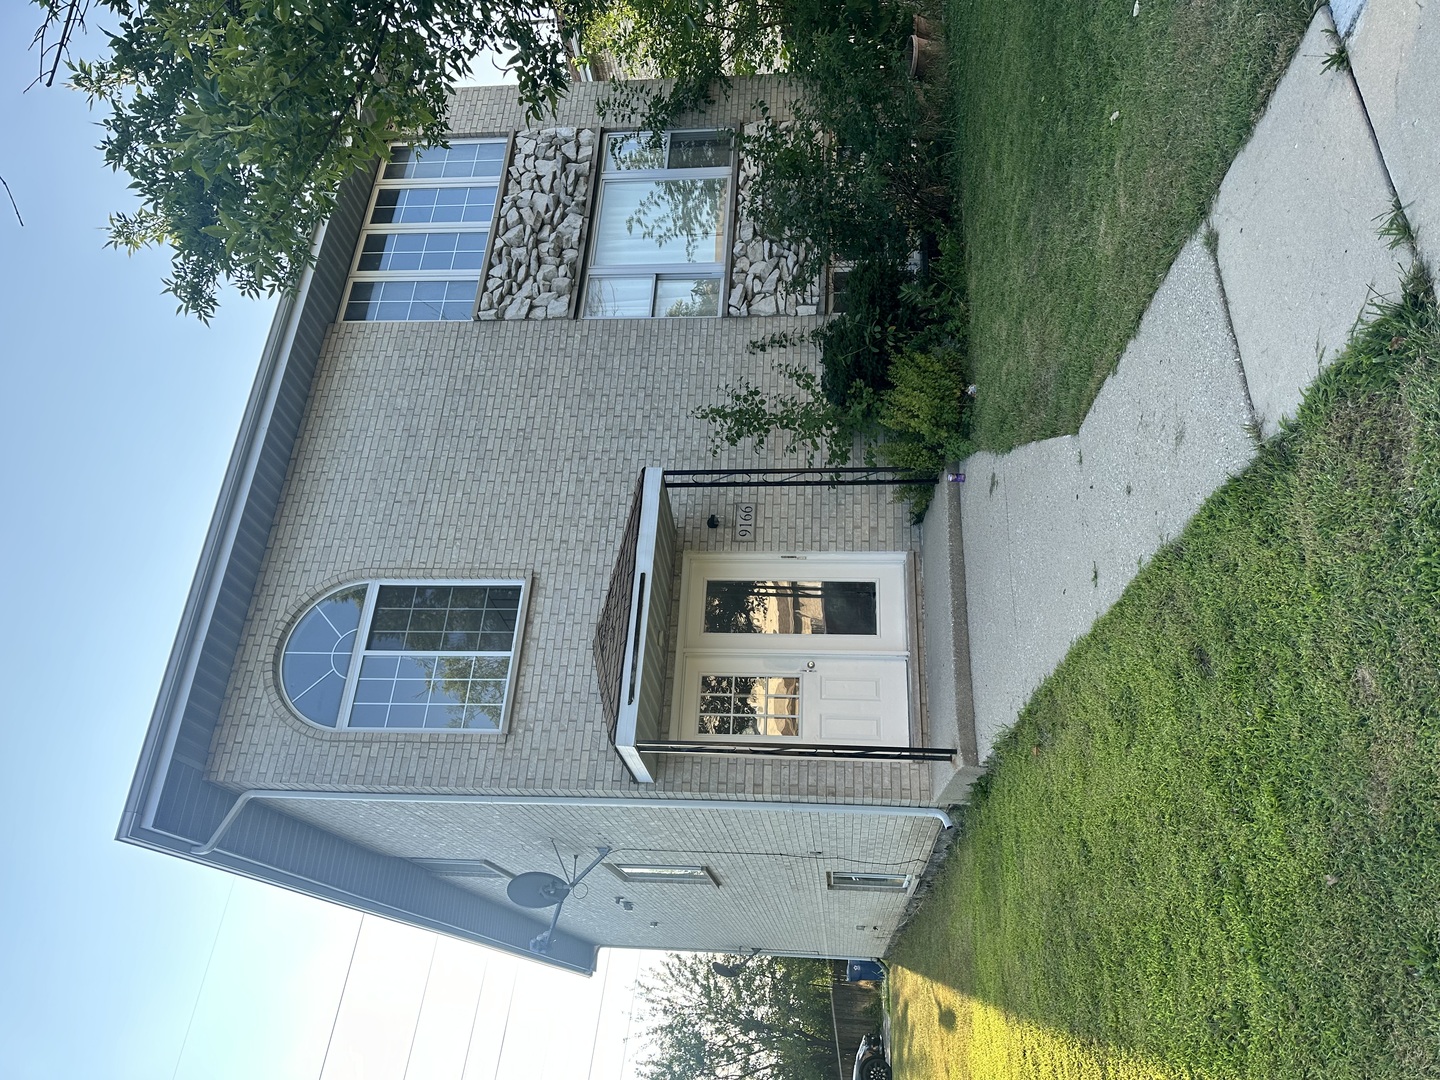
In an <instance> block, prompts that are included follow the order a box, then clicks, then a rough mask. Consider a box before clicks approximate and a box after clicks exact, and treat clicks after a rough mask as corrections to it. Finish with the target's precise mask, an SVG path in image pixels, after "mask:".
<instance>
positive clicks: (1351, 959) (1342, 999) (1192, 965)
mask: <svg viewBox="0 0 1440 1080" xmlns="http://www.w3.org/2000/svg"><path fill="white" fill-rule="evenodd" d="M961 827H962V830H963V833H962V836H961V838H960V839H959V840H958V841H957V843H956V846H955V848H954V849H953V851H952V853H951V857H950V859H949V860H948V862H947V865H946V867H945V869H944V871H943V872H942V875H941V878H940V880H939V882H938V883H937V888H936V891H935V892H934V893H933V894H932V895H931V896H930V898H929V899H928V900H927V901H926V903H925V905H924V907H923V908H922V909H921V911H920V913H919V915H918V916H917V918H916V920H915V921H914V922H913V923H912V924H911V925H910V926H909V927H908V928H907V930H906V932H905V933H904V935H903V936H902V938H901V940H900V942H899V944H898V947H897V949H896V951H895V954H894V956H893V957H892V960H893V961H894V963H895V965H896V967H895V968H894V969H893V977H894V979H895V985H894V987H893V988H892V995H893V1000H894V1004H895V1018H896V1037H895V1040H894V1045H895V1061H896V1067H897V1077H898V1078H899V1080H919V1078H921V1077H931V1076H950V1077H975V1078H977V1080H978V1078H985V1080H995V1078H1003V1077H1011V1076H1013V1077H1017V1078H1018V1077H1021V1076H1027V1077H1036V1076H1038V1077H1052V1076H1054V1077H1061V1076H1063V1077H1087V1076H1095V1077H1105V1076H1109V1077H1117V1078H1118V1077H1131V1076H1156V1077H1161V1076H1198V1077H1215V1078H1220V1077H1254V1078H1262V1077H1263V1078H1267V1080H1283V1078H1291V1077H1294V1078H1299V1077H1321V1076H1324V1077H1340V1078H1354V1080H1362V1078H1363V1080H1385V1078H1390V1077H1394V1078H1396V1080H1399V1078H1405V1080H1419V1078H1424V1077H1440V312H1437V309H1436V306H1435V303H1434V300H1433V295H1431V294H1424V293H1415V294H1413V295H1411V296H1410V297H1409V298H1408V299H1407V300H1406V301H1405V302H1404V304H1402V305H1401V306H1399V307H1397V308H1394V309H1390V310H1388V311H1387V312H1386V313H1384V314H1383V315H1382V316H1381V317H1379V318H1378V319H1377V321H1375V322H1373V323H1372V324H1371V325H1370V326H1369V327H1368V328H1367V329H1365V330H1363V331H1362V332H1361V333H1360V334H1359V336H1358V337H1357V339H1356V341H1355V342H1354V343H1353V344H1352V346H1351V348H1350V351H1349V352H1348V353H1347V354H1346V355H1345V356H1344V357H1343V358H1342V359H1341V360H1339V361H1338V362H1337V363H1336V365H1335V367H1334V368H1332V369H1331V370H1330V371H1329V372H1327V373H1326V374H1325V375H1324V376H1322V377H1321V379H1320V380H1319V382H1318V383H1317V385H1316V387H1315V389H1314V390H1313V391H1312V393H1311V395H1310V397H1309V398H1308V399H1307V402H1306V404H1305V406H1304V407H1303V408H1302V410H1301V415H1300V419H1299V420H1298V421H1297V425H1296V428H1295V429H1294V431H1293V432H1292V433H1291V434H1290V435H1289V436H1288V437H1286V438H1283V439H1282V440H1280V441H1279V442H1277V443H1272V444H1270V445H1268V446H1267V447H1265V448H1264V449H1263V450H1262V452H1261V455H1260V458H1259V460H1258V461H1257V463H1256V465H1255V466H1254V467H1252V468H1251V469H1250V470H1249V471H1248V472H1247V473H1246V474H1245V475H1244V476H1242V477H1240V478H1238V479H1236V480H1234V481H1232V482H1230V483H1229V484H1227V485H1226V486H1225V487H1224V488H1222V489H1221V490H1220V491H1219V492H1217V493H1216V495H1215V496H1213V497H1212V498H1211V500H1210V501H1209V502H1208V503H1207V504H1206V506H1205V507H1204V508H1203V509H1202V511H1201V512H1200V514H1199V515H1198V516H1197V517H1196V519H1195V520H1194V521H1193V522H1192V524H1191V525H1190V527H1189V528H1188V529H1187V530H1186V531H1185V532H1184V533H1183V534H1182V535H1181V537H1180V538H1179V539H1178V540H1177V541H1175V542H1174V543H1173V544H1172V545H1170V546H1169V547H1167V548H1166V549H1164V550H1162V551H1161V552H1160V553H1159V554H1158V555H1157V556H1156V557H1155V559H1154V560H1153V561H1152V562H1151V563H1150V564H1149V565H1148V566H1147V567H1145V569H1144V570H1143V571H1142V572H1141V573H1140V574H1139V576H1138V577H1137V578H1136V580H1135V581H1134V583H1133V584H1132V585H1131V587H1130V588H1129V590H1127V592H1126V593H1125V595H1124V596H1123V597H1122V598H1121V600H1120V602H1119V603H1118V604H1117V605H1116V606H1115V607H1114V608H1113V609H1112V610H1111V611H1110V612H1109V614H1107V615H1106V616H1104V617H1103V618H1102V619H1101V620H1100V621H1099V622H1098V623H1097V624H1096V626H1095V628H1094V629H1093V630H1092V631H1091V633H1090V634H1088V635H1087V636H1086V637H1085V638H1083V639H1082V640H1081V641H1079V642H1078V643H1077V644H1076V646H1075V647H1074V648H1073V649H1072V650H1071V652H1070V654H1069V655H1068V656H1067V658H1066V659H1065V661H1064V663H1063V664H1062V665H1061V667H1060V668H1059V669H1058V670H1057V672H1056V673H1055V674H1054V675H1053V676H1051V678H1050V679H1049V680H1047V681H1046V683H1045V684H1044V685H1043V686H1042V687H1041V688H1040V690H1039V691H1037V693H1036V695H1035V697H1034V698H1033V699H1032V700H1031V702H1030V703H1029V704H1028V706H1027V707H1026V709H1025V710H1024V712H1023V714H1022V715H1021V717H1020V720H1019V722H1018V723H1017V726H1016V728H1015V730H1014V731H1013V732H1012V733H1011V734H1010V735H1009V736H1007V737H1006V739H1005V740H1004V741H1003V742H1002V744H1001V747H1000V750H999V752H998V757H997V764H996V766H995V768H994V770H993V772H992V773H991V774H990V776H989V780H988V784H987V785H986V786H985V788H984V790H982V791H979V792H977V798H976V801H975V803H974V805H973V806H972V807H971V808H969V809H968V810H967V811H966V812H965V814H964V817H963V819H962V824H961Z"/></svg>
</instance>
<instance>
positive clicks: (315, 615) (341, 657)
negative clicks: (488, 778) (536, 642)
mask: <svg viewBox="0 0 1440 1080" xmlns="http://www.w3.org/2000/svg"><path fill="white" fill-rule="evenodd" d="M524 600H525V583H524V582H523V581H473V582H472V581H454V582H433V581H421V582H416V581H375V582H368V583H365V584H357V585H347V586H346V587H344V588H342V589H338V590H336V591H335V592H332V593H330V594H329V595H328V596H326V597H324V598H322V599H321V600H318V601H317V602H316V603H315V604H313V605H312V606H311V607H310V609H309V610H308V611H307V612H306V613H305V614H304V615H303V616H302V617H301V618H300V620H299V622H297V623H296V624H295V628H294V629H293V630H292V631H291V632H290V636H289V638H288V639H287V640H286V642H285V647H284V649H283V650H282V651H281V657H280V683H281V686H282V687H283V688H284V691H285V696H286V697H287V698H288V699H289V701H290V704H291V706H292V707H293V708H294V709H295V710H296V711H297V712H298V713H300V715H301V716H303V717H305V719H307V720H310V721H311V722H313V723H316V724H320V725H321V726H323V727H329V728H350V729H368V730H377V729H383V730H405V731H431V730H455V731H500V730H501V729H502V728H503V727H504V726H505V721H506V719H507V716H508V712H509V705H510V698H511V696H512V693H513V689H514V684H515V663H514V661H515V651H516V647H517V644H518V641H519V633H520V630H519V628H520V621H521V618H522V613H523V612H524Z"/></svg>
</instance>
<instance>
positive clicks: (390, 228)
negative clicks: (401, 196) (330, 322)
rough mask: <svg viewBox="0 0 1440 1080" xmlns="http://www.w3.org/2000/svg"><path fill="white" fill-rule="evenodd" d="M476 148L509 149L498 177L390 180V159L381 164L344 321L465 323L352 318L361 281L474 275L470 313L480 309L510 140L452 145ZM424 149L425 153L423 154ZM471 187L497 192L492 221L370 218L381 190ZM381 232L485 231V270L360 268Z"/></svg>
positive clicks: (352, 268) (367, 210)
mask: <svg viewBox="0 0 1440 1080" xmlns="http://www.w3.org/2000/svg"><path fill="white" fill-rule="evenodd" d="M471 143H476V144H482V143H483V144H489V145H499V146H501V147H505V148H506V149H505V150H502V152H501V155H500V168H499V171H498V172H497V173H496V175H495V177H494V178H493V179H491V178H489V177H481V176H445V177H433V176H428V177H401V178H395V179H387V178H386V176H385V168H386V165H388V164H389V162H388V161H386V162H383V163H382V164H381V165H380V170H379V172H378V173H377V175H376V178H375V185H374V187H373V188H372V189H371V191H370V199H369V201H368V202H367V203H366V204H365V218H364V221H363V224H362V225H361V229H360V238H359V239H358V240H357V241H356V243H355V255H354V257H353V258H352V259H351V260H350V276H349V279H348V280H347V281H346V282H345V293H344V296H343V297H342V298H341V301H340V317H339V321H340V322H356V323H358V322H442V321H443V322H460V321H463V320H458V319H447V320H431V319H347V318H346V317H345V312H346V310H347V309H348V308H349V306H350V293H351V290H353V289H354V287H355V285H356V284H357V283H358V282H372V281H373V282H384V281H469V280H470V277H469V275H470V274H471V273H474V274H475V279H474V280H475V295H474V296H472V297H471V301H470V310H471V315H472V316H473V315H474V311H475V305H476V303H477V301H478V298H479V293H480V283H481V281H482V280H483V278H484V274H485V262H486V255H488V253H489V250H490V248H491V246H492V244H491V237H492V235H493V233H494V229H495V222H496V220H497V219H498V217H499V214H500V187H501V184H502V183H503V181H504V177H505V170H506V167H507V166H508V164H509V156H510V155H509V152H508V147H509V144H510V140H509V139H508V138H483V139H452V140H451V141H450V145H451V146H452V147H454V146H461V145H469V144H471ZM408 145H409V144H408V143H394V144H392V147H391V149H392V152H393V150H395V149H398V148H400V147H405V146H408ZM423 152H424V151H423V150H422V151H421V153H423ZM467 187H489V188H493V189H494V191H495V201H494V204H493V207H492V210H491V213H490V220H488V221H485V222H483V223H482V222H476V221H444V222H434V221H417V222H387V223H379V224H376V223H374V222H373V221H372V220H371V219H372V218H373V217H374V215H375V204H376V202H377V201H378V199H379V197H380V193H381V192H382V191H394V190H397V189H405V188H410V189H425V188H467ZM377 233H411V234H415V233H483V234H485V238H486V240H485V245H484V251H485V254H482V256H481V260H480V267H479V268H478V269H477V270H474V271H470V270H361V269H360V259H361V257H362V256H363V255H364V254H365V241H366V239H367V238H368V237H370V236H373V235H375V234H377Z"/></svg>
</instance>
